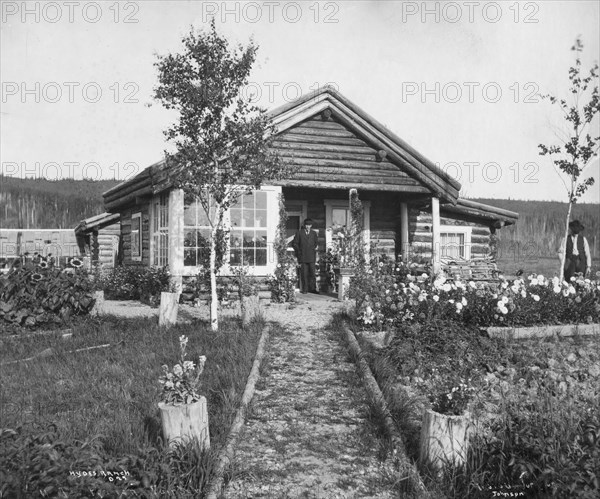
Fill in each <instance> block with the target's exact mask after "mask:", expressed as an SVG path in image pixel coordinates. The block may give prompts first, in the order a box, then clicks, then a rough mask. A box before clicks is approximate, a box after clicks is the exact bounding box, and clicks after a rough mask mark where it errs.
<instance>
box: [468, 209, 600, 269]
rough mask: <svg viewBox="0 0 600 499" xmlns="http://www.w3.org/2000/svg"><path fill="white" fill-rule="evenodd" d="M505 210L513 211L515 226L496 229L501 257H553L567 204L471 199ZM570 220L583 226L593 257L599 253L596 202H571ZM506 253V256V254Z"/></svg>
mask: <svg viewBox="0 0 600 499" xmlns="http://www.w3.org/2000/svg"><path fill="white" fill-rule="evenodd" d="M473 201H479V202H481V203H486V204H490V205H492V206H496V207H498V208H503V209H505V210H510V211H516V212H517V213H518V214H519V220H518V221H517V223H516V224H515V225H511V226H509V227H504V228H503V229H502V230H499V231H498V236H499V242H500V248H499V250H500V251H501V252H504V255H501V256H505V257H506V256H508V255H510V256H514V257H520V258H521V259H527V258H528V257H543V256H548V257H554V256H556V250H557V248H558V247H559V245H560V240H561V239H562V237H563V235H564V230H565V217H566V216H567V204H566V203H559V202H557V201H511V200H509V199H473ZM571 219H572V220H575V219H577V220H579V221H580V222H581V223H582V224H583V225H584V226H585V230H584V231H583V235H584V236H586V238H587V239H588V242H589V244H590V250H591V252H592V255H593V256H594V257H595V258H598V257H599V256H600V237H599V236H600V205H598V204H575V205H574V206H573V211H572V215H571ZM507 253H508V255H507Z"/></svg>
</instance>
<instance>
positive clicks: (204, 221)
mask: <svg viewBox="0 0 600 499" xmlns="http://www.w3.org/2000/svg"><path fill="white" fill-rule="evenodd" d="M197 217H198V218H197V222H196V225H197V226H198V227H210V221H209V220H208V217H207V216H206V212H205V211H204V208H203V207H202V205H201V204H200V203H198V212H197Z"/></svg>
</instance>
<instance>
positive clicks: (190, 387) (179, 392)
mask: <svg viewBox="0 0 600 499" xmlns="http://www.w3.org/2000/svg"><path fill="white" fill-rule="evenodd" d="M187 342H188V338H187V337H186V336H184V335H181V336H180V337H179V351H180V358H179V364H175V365H174V366H173V371H169V367H168V366H167V365H166V364H165V365H163V366H162V371H163V373H162V374H161V376H160V378H159V380H158V381H159V383H160V384H161V385H162V387H163V390H162V394H161V399H162V401H163V402H165V403H167V404H193V403H194V402H197V401H198V400H200V394H199V393H198V390H199V389H200V376H201V374H202V372H203V371H204V364H205V362H206V357H205V356H204V355H200V356H199V357H198V364H194V363H193V362H192V361H191V360H185V357H186V353H185V350H186V347H187Z"/></svg>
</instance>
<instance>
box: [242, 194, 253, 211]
mask: <svg viewBox="0 0 600 499" xmlns="http://www.w3.org/2000/svg"><path fill="white" fill-rule="evenodd" d="M242 206H243V208H244V209H248V210H251V209H253V208H254V193H252V192H251V193H250V194H244V195H243V196H242Z"/></svg>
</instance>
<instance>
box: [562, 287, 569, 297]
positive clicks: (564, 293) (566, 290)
mask: <svg viewBox="0 0 600 499" xmlns="http://www.w3.org/2000/svg"><path fill="white" fill-rule="evenodd" d="M562 294H563V296H564V297H565V298H566V297H567V296H569V290H568V289H563V292H562Z"/></svg>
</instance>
